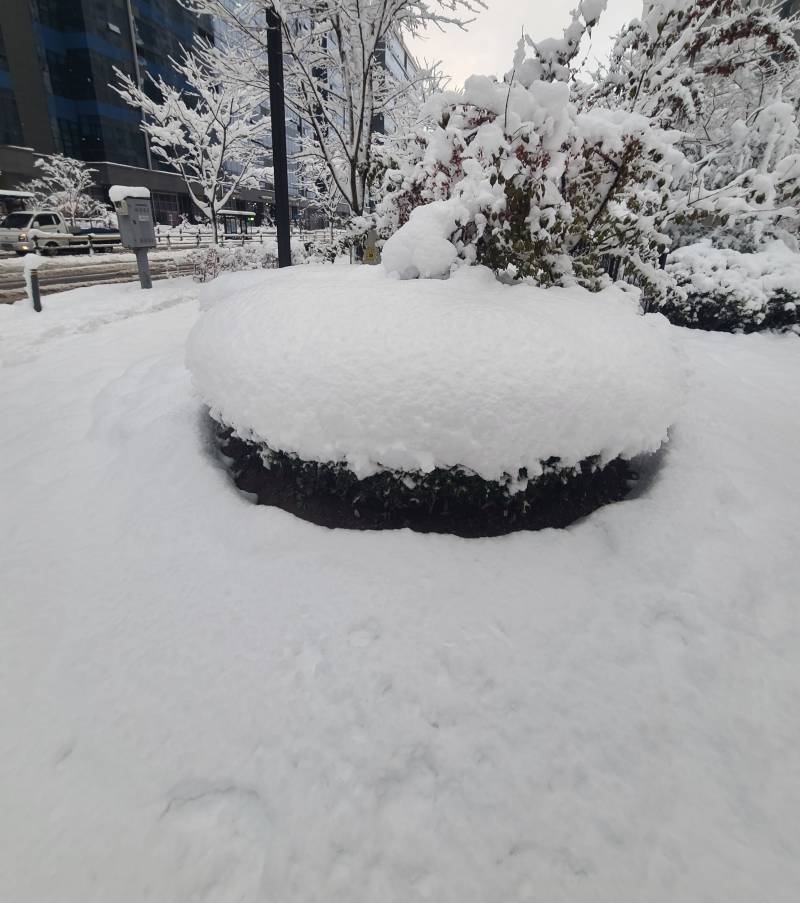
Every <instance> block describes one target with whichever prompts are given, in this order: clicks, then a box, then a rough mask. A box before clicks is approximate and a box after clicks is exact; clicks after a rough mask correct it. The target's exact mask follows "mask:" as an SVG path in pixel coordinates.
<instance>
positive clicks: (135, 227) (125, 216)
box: [114, 198, 156, 248]
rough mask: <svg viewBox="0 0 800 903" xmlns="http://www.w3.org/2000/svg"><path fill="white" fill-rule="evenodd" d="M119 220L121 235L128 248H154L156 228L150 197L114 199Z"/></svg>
mask: <svg viewBox="0 0 800 903" xmlns="http://www.w3.org/2000/svg"><path fill="white" fill-rule="evenodd" d="M114 209H115V210H116V211H117V220H118V221H119V237H120V240H121V241H122V244H123V245H124V246H125V247H126V248H154V247H155V246H156V228H155V224H154V223H153V210H152V208H151V206H150V198H123V199H122V200H121V201H114Z"/></svg>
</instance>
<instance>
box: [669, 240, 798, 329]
mask: <svg viewBox="0 0 800 903" xmlns="http://www.w3.org/2000/svg"><path fill="white" fill-rule="evenodd" d="M667 271H668V272H669V274H670V275H671V276H672V277H674V279H675V281H676V284H677V288H676V289H675V290H673V291H671V292H670V293H669V295H668V296H667V297H666V298H665V299H662V300H661V301H658V300H656V301H655V309H657V310H659V311H661V313H663V314H664V315H665V316H666V317H667V318H668V319H669V320H670V321H671V322H672V323H675V324H676V325H677V326H690V327H694V328H697V329H710V330H717V331H725V332H738V331H741V332H755V331H757V330H761V329H778V330H782V331H788V330H793V331H795V332H798V331H800V254H796V253H795V252H793V251H791V250H790V249H789V248H787V247H786V245H784V244H783V243H782V242H779V241H776V242H773V243H772V244H771V245H769V246H768V247H766V248H765V249H764V250H761V251H757V252H755V253H750V254H747V253H742V252H740V251H734V250H730V249H724V248H714V247H712V245H711V242H710V241H701V242H698V243H697V244H693V245H688V246H686V247H683V248H679V249H677V250H676V251H674V252H673V253H672V254H670V256H669V259H668V262H667Z"/></svg>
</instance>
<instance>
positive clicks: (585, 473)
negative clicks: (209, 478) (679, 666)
mask: <svg viewBox="0 0 800 903" xmlns="http://www.w3.org/2000/svg"><path fill="white" fill-rule="evenodd" d="M214 431H215V434H216V439H217V443H218V446H219V449H220V451H221V453H222V454H223V455H224V457H225V458H226V459H227V460H228V461H229V462H230V466H231V470H232V474H233V479H234V481H235V483H236V485H237V487H238V488H239V489H241V490H242V491H243V492H246V493H247V494H248V495H249V496H250V497H251V498H255V499H256V500H257V501H258V503H259V504H261V505H273V506H275V507H278V508H283V509H284V510H286V511H290V512H291V513H293V514H296V515H298V516H299V517H302V518H304V519H305V520H309V521H311V522H312V523H316V524H321V525H322V526H325V527H345V528H348V529H351V530H387V529H402V528H408V529H412V530H417V531H420V532H424V533H428V532H431V533H453V534H455V535H457V536H470V537H475V536H497V535H501V534H504V533H510V532H512V531H514V530H538V529H542V528H545V527H566V526H568V525H569V524H571V523H572V522H573V521H575V520H577V519H578V518H580V517H585V516H586V515H588V514H591V512H592V511H594V510H595V509H596V508H599V507H600V506H601V505H606V504H609V503H610V502H616V501H619V500H620V499H622V498H624V497H625V496H626V495H627V494H628V492H629V491H630V485H631V481H633V480H635V479H636V478H637V474H636V472H635V470H634V468H633V467H632V465H631V462H630V461H626V460H624V459H622V458H615V459H614V460H613V461H609V462H606V463H602V462H600V461H599V460H598V459H597V458H589V459H586V460H584V461H582V462H580V463H579V464H578V465H576V466H573V467H562V466H560V462H559V461H558V459H556V458H554V459H552V460H550V461H548V462H546V464H545V465H544V466H543V468H542V472H541V473H540V474H539V475H538V476H537V477H536V478H535V479H532V480H529V479H528V475H527V473H526V472H525V471H524V469H523V470H521V471H519V472H518V473H517V474H515V475H514V476H513V477H512V476H511V475H509V474H505V475H504V476H503V477H502V478H501V479H499V480H485V479H483V477H481V476H479V475H478V474H476V473H472V472H470V471H468V470H465V469H464V468H461V467H451V468H446V469H445V468H439V467H437V468H434V469H433V470H431V471H427V472H425V471H419V470H416V471H402V470H388V469H385V470H382V471H380V472H379V473H375V474H372V475H370V476H367V477H364V478H359V477H358V476H357V475H356V474H355V473H354V472H353V471H352V470H351V469H350V468H349V467H348V465H347V462H346V461H328V462H319V461H304V460H303V459H302V458H300V457H298V456H297V455H295V454H288V453H286V452H283V451H274V450H273V449H271V448H269V446H267V445H265V444H264V443H259V442H254V441H252V440H247V439H242V438H241V437H239V436H237V435H235V433H234V431H233V430H231V429H230V428H228V427H226V426H225V425H224V424H221V423H215V425H214ZM519 486H522V487H523V488H521V489H517V487H519Z"/></svg>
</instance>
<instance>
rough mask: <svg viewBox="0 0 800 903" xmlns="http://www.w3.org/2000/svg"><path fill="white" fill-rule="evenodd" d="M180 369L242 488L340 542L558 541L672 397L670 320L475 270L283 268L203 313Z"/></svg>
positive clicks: (624, 468) (656, 427)
mask: <svg viewBox="0 0 800 903" xmlns="http://www.w3.org/2000/svg"><path fill="white" fill-rule="evenodd" d="M187 364H188V366H189V369H190V370H191V372H192V378H193V381H194V384H195V386H196V388H197V390H198V393H199V395H200V396H201V397H202V398H203V399H204V401H205V402H206V404H207V405H208V407H209V409H210V412H211V416H212V417H213V418H214V419H215V420H216V422H217V424H218V425H219V429H220V430H221V431H222V432H223V433H225V431H226V430H231V431H232V433H231V434H230V435H227V434H226V435H223V441H224V444H225V446H226V454H227V455H228V456H229V457H231V458H233V459H235V461H234V464H233V465H232V466H233V468H234V471H235V473H236V476H237V480H238V481H239V484H240V485H241V486H242V487H243V488H247V489H248V491H251V492H254V493H256V494H257V495H258V496H259V498H260V499H261V500H262V501H264V502H265V503H268V504H281V505H283V506H284V507H287V508H289V509H290V510H293V511H296V512H297V513H299V514H302V515H303V516H309V517H312V515H313V519H318V520H319V521H320V522H323V523H328V522H330V523H333V522H336V523H338V525H340V526H356V525H357V524H355V523H354V519H356V518H362V517H363V518H364V520H363V521H362V525H363V526H370V527H381V526H404V525H413V526H415V527H416V528H419V529H444V530H447V531H449V532H473V533H477V532H480V531H481V530H483V531H484V532H486V533H497V532H504V531H505V530H507V529H520V528H534V527H541V526H545V525H547V524H549V525H551V526H560V525H563V524H564V523H567V522H568V521H569V520H571V519H573V518H574V517H578V516H581V515H583V514H587V513H588V512H589V511H590V510H592V508H593V507H596V506H597V505H598V504H602V503H604V502H605V501H609V500H610V499H611V498H618V497H620V496H619V494H618V493H619V492H624V490H625V479H626V477H627V475H629V473H630V470H631V466H632V465H631V463H630V462H631V461H632V460H633V459H634V458H636V457H637V456H639V455H646V454H649V453H652V452H655V451H656V450H657V449H658V448H659V447H660V446H661V444H662V442H663V441H665V439H666V436H667V429H668V427H669V425H670V424H671V423H672V422H673V418H674V416H675V413H676V410H677V408H678V407H679V405H680V403H681V399H682V379H681V373H680V369H679V367H678V366H677V361H676V355H675V350H674V348H673V346H672V342H671V338H670V333H669V330H668V326H667V323H666V321H665V320H664V318H663V317H660V316H644V317H643V316H641V315H640V312H639V310H638V307H637V304H636V302H635V301H634V300H632V299H631V298H630V297H629V296H627V295H626V294H625V293H623V292H621V291H619V290H618V289H616V288H613V287H612V288H608V289H606V290H605V291H602V292H599V293H596V294H591V293H589V292H587V291H586V290H585V289H583V288H580V287H577V286H573V287H571V288H558V287H554V288H549V289H543V288H540V287H536V286H532V285H521V284H517V285H513V286H511V285H503V284H501V283H500V282H498V281H497V280H496V279H495V278H494V277H493V275H492V274H491V272H490V271H489V270H488V269H486V268H484V267H480V266H475V267H462V268H460V269H459V270H458V271H457V272H456V273H454V275H453V276H452V278H450V279H447V280H437V279H421V280H413V281H412V280H397V279H391V278H388V277H387V275H386V273H385V272H384V271H383V270H382V268H380V267H351V266H335V267H323V266H307V267H292V268H290V269H288V270H278V271H276V272H275V273H273V274H270V276H269V285H268V288H267V285H266V282H265V281H261V282H259V283H257V284H252V285H251V286H250V287H249V288H248V289H246V290H244V291H242V292H240V293H238V294H236V295H235V296H232V297H228V298H226V301H225V303H224V304H215V305H212V306H210V307H209V308H208V309H207V310H206V311H205V313H204V314H203V315H202V317H201V318H200V320H199V321H198V323H197V325H196V326H195V328H194V329H193V331H192V333H191V336H190V338H189V342H188V345H187ZM232 439H236V440H241V442H238V441H237V442H232V441H230V440H232ZM243 475H246V476H243ZM414 511H416V512H417V514H414V513H413V512H414ZM315 512H316V513H315ZM337 518H338V520H337ZM326 519H327V520H326ZM434 521H435V522H436V525H435V524H434ZM481 523H482V524H483V526H482V527H479V526H477V525H478V524H481Z"/></svg>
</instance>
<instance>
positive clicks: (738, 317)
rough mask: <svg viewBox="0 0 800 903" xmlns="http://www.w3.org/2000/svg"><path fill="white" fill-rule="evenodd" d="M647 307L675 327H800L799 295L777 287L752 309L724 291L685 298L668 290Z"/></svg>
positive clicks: (750, 329)
mask: <svg viewBox="0 0 800 903" xmlns="http://www.w3.org/2000/svg"><path fill="white" fill-rule="evenodd" d="M649 309H650V310H652V311H657V312H658V313H661V314H664V316H665V317H666V318H667V319H668V320H669V321H670V323H674V324H675V326H688V327H689V328H691V329H708V330H711V331H713V332H759V331H761V330H767V329H775V330H779V331H781V332H789V331H791V330H794V331H798V330H800V295H797V294H793V293H792V292H788V291H786V289H779V290H777V291H776V292H774V293H773V294H772V295H771V296H770V297H769V299H768V300H767V303H766V304H765V305H764V307H762V308H760V309H758V310H753V309H752V308H750V307H748V306H747V305H746V304H745V302H744V301H743V300H742V299H741V298H738V297H736V296H735V295H732V294H729V293H726V292H698V291H693V292H691V293H690V294H689V295H688V296H687V297H685V298H684V297H681V296H680V295H678V294H677V293H671V294H670V295H669V296H668V297H667V298H665V299H664V300H663V301H659V300H658V299H656V300H654V301H653V302H652V303H651V304H650V305H649Z"/></svg>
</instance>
